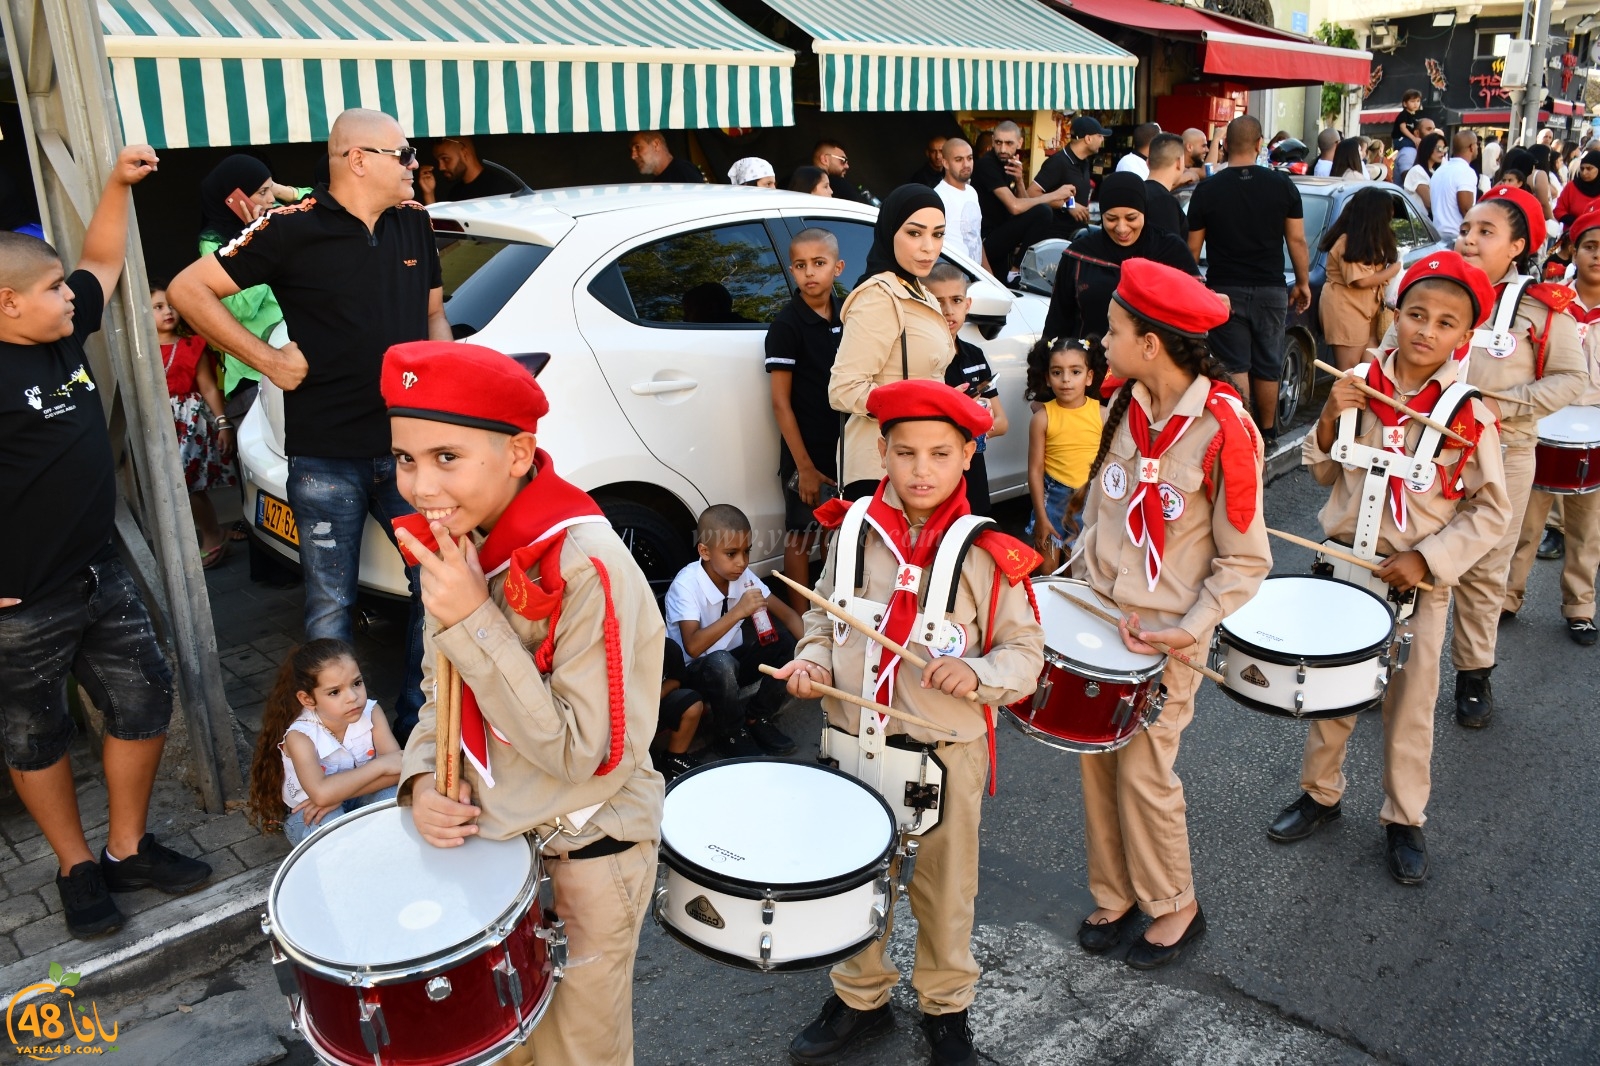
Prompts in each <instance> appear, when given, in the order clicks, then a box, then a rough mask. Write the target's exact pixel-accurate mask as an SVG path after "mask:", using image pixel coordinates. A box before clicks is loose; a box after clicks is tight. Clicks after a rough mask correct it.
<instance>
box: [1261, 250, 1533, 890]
mask: <svg viewBox="0 0 1600 1066" xmlns="http://www.w3.org/2000/svg"><path fill="white" fill-rule="evenodd" d="M1494 298H1495V296H1494V290H1493V289H1492V288H1491V287H1490V285H1489V279H1488V277H1487V276H1486V275H1485V274H1484V273H1483V271H1482V270H1479V269H1478V268H1477V267H1475V266H1473V265H1471V264H1470V263H1467V262H1465V261H1464V260H1463V259H1462V258H1461V257H1460V256H1459V255H1457V254H1456V253H1454V252H1440V253H1438V254H1436V255H1432V256H1429V257H1428V258H1427V259H1424V260H1421V261H1419V262H1418V263H1416V264H1415V265H1414V266H1412V268H1411V269H1410V270H1408V271H1406V274H1405V277H1404V278H1402V279H1401V282H1400V310H1399V312H1398V314H1397V316H1396V319H1395V333H1396V336H1397V338H1398V340H1399V347H1397V348H1390V349H1385V350H1383V351H1382V352H1380V353H1379V355H1378V358H1377V359H1376V360H1374V361H1372V362H1370V363H1365V364H1363V365H1361V366H1360V367H1357V368H1356V369H1354V370H1351V371H1350V372H1349V373H1348V374H1347V375H1346V376H1345V377H1343V378H1340V379H1339V380H1338V381H1337V382H1335V383H1334V386H1333V392H1332V393H1331V394H1330V395H1329V396H1328V402H1327V405H1326V406H1325V407H1324V408H1323V410H1322V416H1321V418H1320V419H1319V420H1318V421H1317V429H1316V432H1315V433H1313V434H1311V435H1309V436H1307V437H1306V441H1305V444H1304V446H1303V453H1304V460H1305V464H1306V465H1307V466H1309V467H1310V468H1311V473H1312V475H1313V476H1314V477H1315V478H1316V479H1317V480H1318V481H1319V482H1321V483H1322V484H1324V485H1329V486H1331V487H1332V489H1333V492H1332V494H1331V495H1330V496H1329V497H1328V502H1327V504H1326V505H1325V506H1324V507H1323V508H1322V512H1321V514H1320V515H1319V516H1318V518H1319V520H1320V521H1321V522H1322V528H1323V530H1324V531H1325V532H1326V533H1327V535H1328V537H1329V538H1330V541H1331V542H1333V543H1336V544H1338V545H1341V546H1345V550H1348V551H1354V552H1355V553H1356V554H1357V555H1363V556H1364V557H1366V558H1368V559H1370V560H1371V561H1373V562H1380V563H1381V564H1382V565H1381V566H1380V567H1379V569H1378V571H1377V572H1376V573H1375V574H1370V573H1369V572H1367V571H1365V570H1361V569H1357V568H1354V567H1348V568H1340V567H1337V566H1336V567H1335V569H1334V576H1336V577H1339V578H1341V579H1343V580H1346V581H1350V582H1352V583H1354V584H1357V585H1362V586H1365V587H1368V588H1371V589H1372V590H1373V591H1374V592H1376V593H1377V594H1378V595H1380V596H1384V597H1385V598H1386V599H1388V600H1390V601H1391V602H1394V603H1396V605H1397V606H1398V608H1399V613H1400V617H1401V618H1402V619H1404V618H1405V615H1406V612H1407V611H1410V612H1411V613H1410V619H1409V622H1407V623H1406V625H1407V626H1408V628H1409V629H1410V631H1411V648H1410V654H1409V657H1408V659H1407V660H1406V663H1405V666H1404V668H1403V669H1400V670H1399V671H1398V672H1397V673H1392V674H1391V675H1390V678H1389V687H1388V690H1387V691H1386V692H1385V694H1384V700H1383V791H1384V804H1383V811H1382V812H1381V813H1380V814H1379V816H1378V817H1379V820H1380V821H1381V822H1382V823H1383V825H1384V831H1385V833H1386V835H1387V837H1388V843H1387V849H1386V853H1387V854H1386V861H1387V863H1388V868H1389V873H1390V875H1391V876H1392V877H1393V878H1394V879H1395V880H1396V881H1399V882H1400V883H1401V884H1407V885H1414V884H1418V883H1420V882H1421V881H1422V880H1423V879H1424V878H1425V877H1426V876H1427V873H1428V851H1427V846H1426V844H1425V843H1424V841H1423V837H1422V823H1423V821H1424V820H1425V819H1424V816H1423V808H1424V807H1425V806H1426V805H1427V802H1428V793H1429V787H1430V772H1429V762H1430V760H1431V759H1432V756H1433V711H1434V702H1435V701H1436V700H1437V699H1438V696H1439V663H1440V659H1441V658H1442V656H1443V649H1444V628H1445V617H1446V616H1447V615H1448V614H1449V612H1450V588H1451V586H1453V585H1455V584H1456V583H1457V582H1458V581H1459V580H1460V579H1461V576H1462V575H1463V574H1465V573H1466V572H1468V571H1469V570H1470V569H1471V568H1472V567H1473V565H1474V564H1476V563H1477V562H1478V560H1479V559H1481V558H1483V556H1484V554H1485V553H1487V552H1488V551H1489V550H1490V549H1491V548H1493V547H1494V545H1495V544H1496V543H1497V542H1498V541H1499V540H1500V538H1501V537H1502V536H1503V535H1504V533H1505V531H1506V529H1507V528H1508V527H1509V525H1510V522H1511V500H1510V496H1509V495H1508V493H1507V491H1506V485H1505V468H1504V466H1503V464H1502V461H1501V457H1500V431H1499V428H1498V426H1497V424H1496V422H1495V417H1494V415H1493V413H1491V412H1490V410H1489V409H1488V408H1487V407H1486V406H1485V405H1484V402H1483V400H1482V399H1481V398H1479V396H1478V392H1477V390H1476V389H1475V388H1473V387H1471V386H1468V385H1467V384H1466V382H1465V380H1464V378H1465V374H1464V373H1462V366H1461V363H1460V362H1459V361H1458V357H1459V356H1461V355H1465V353H1466V348H1467V346H1468V345H1470V343H1471V339H1472V333H1473V329H1474V328H1475V327H1477V326H1481V325H1482V324H1483V322H1484V321H1485V320H1486V319H1487V318H1488V317H1489V313H1490V311H1491V310H1492V309H1493V305H1494ZM1453 355H1454V356H1455V357H1453ZM1357 381H1364V382H1365V383H1366V384H1367V385H1370V386H1372V387H1373V388H1375V389H1377V390H1378V391H1379V392H1381V393H1383V394H1384V395H1386V396H1390V397H1393V398H1395V399H1397V400H1399V401H1401V402H1402V403H1404V404H1405V405H1406V406H1408V407H1410V408H1411V409H1412V410H1414V411H1417V412H1419V413H1421V414H1426V415H1430V416H1431V417H1432V418H1433V419H1435V420H1436V421H1439V422H1443V423H1445V424H1447V425H1449V426H1450V428H1451V429H1452V430H1453V431H1454V432H1456V433H1458V434H1460V435H1461V436H1462V437H1464V438H1466V439H1467V440H1468V441H1470V442H1471V443H1470V444H1469V445H1465V446H1463V445H1460V444H1459V443H1456V442H1453V441H1451V440H1450V439H1449V438H1445V437H1441V436H1440V435H1439V434H1438V433H1437V432H1436V431H1434V430H1430V429H1427V428H1426V427H1424V426H1422V425H1420V424H1418V423H1415V422H1413V421H1412V420H1411V419H1410V418H1409V417H1408V416H1406V415H1404V414H1402V413H1400V412H1399V411H1396V410H1395V409H1393V408H1391V407H1389V406H1387V405H1384V404H1380V403H1375V402H1369V401H1368V400H1367V398H1366V396H1365V395H1364V394H1363V393H1361V392H1360V391H1358V390H1357V388H1356V386H1355V382H1357ZM1390 454H1393V455H1396V456H1399V457H1400V461H1398V462H1393V463H1392V464H1391V465H1390V466H1389V468H1388V471H1387V473H1385V472H1384V471H1383V470H1382V469H1381V468H1380V467H1379V465H1378V464H1377V463H1375V462H1374V457H1375V456H1376V457H1379V458H1380V459H1387V458H1388V455H1390ZM1407 459H1422V460H1424V461H1425V462H1426V463H1427V466H1426V468H1425V471H1424V472H1423V474H1422V476H1421V477H1420V478H1416V479H1414V480H1413V475H1415V474H1416V473H1417V471H1416V469H1415V468H1414V467H1412V466H1411V465H1410V464H1408V463H1407V462H1406V461H1405V460H1407ZM1370 497H1376V498H1377V499H1378V500H1379V501H1381V502H1380V503H1379V504H1378V505H1377V506H1376V507H1367V508H1363V506H1362V503H1363V501H1364V500H1365V499H1368V498H1370ZM1351 546H1353V547H1351ZM1363 546H1365V547H1363ZM1374 546H1375V547H1374ZM1421 581H1430V582H1431V583H1432V584H1433V586H1434V587H1433V589H1432V591H1427V592H1425V591H1422V590H1420V589H1418V588H1417V584H1418V582H1421ZM1355 726H1356V716H1354V715H1352V716H1350V717H1347V718H1334V719H1328V720H1324V721H1317V722H1312V723H1311V733H1310V735H1309V736H1308V737H1307V738H1306V750H1305V759H1304V761H1303V763H1302V765H1301V770H1300V784H1301V787H1302V788H1304V789H1305V791H1304V793H1302V795H1301V796H1300V798H1299V799H1297V800H1295V801H1294V803H1292V804H1290V805H1289V806H1288V807H1287V808H1286V809H1285V810H1284V811H1283V812H1282V813H1281V814H1280V815H1279V816H1278V818H1277V820H1276V821H1274V822H1273V823H1272V825H1271V827H1269V828H1268V829H1267V835H1268V836H1269V837H1271V838H1272V839H1273V840H1276V841H1278V842H1279V843H1282V844H1288V843H1293V842H1295V841H1298V840H1304V839H1305V838H1306V837H1308V836H1310V835H1311V834H1312V833H1314V832H1316V831H1317V829H1319V828H1320V827H1322V826H1324V825H1326V824H1327V823H1329V822H1331V821H1333V820H1334V819H1336V818H1338V817H1339V816H1340V814H1341V813H1342V812H1341V809H1340V799H1341V797H1342V796H1343V795H1344V790H1345V777H1344V759H1345V750H1346V748H1347V746H1348V744H1349V740H1350V734H1351V732H1352V731H1353V730H1354V729H1355Z"/></svg>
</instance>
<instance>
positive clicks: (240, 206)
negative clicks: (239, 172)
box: [222, 189, 256, 225]
mask: <svg viewBox="0 0 1600 1066" xmlns="http://www.w3.org/2000/svg"><path fill="white" fill-rule="evenodd" d="M222 202H223V203H225V204H227V205H228V210H230V211H232V212H233V213H234V214H236V215H238V216H239V221H240V222H243V223H244V224H245V225H249V224H250V223H252V222H254V221H255V220H256V216H255V214H254V213H253V212H252V211H251V210H250V197H249V196H247V195H246V194H245V191H244V190H243V189H235V190H233V191H232V192H230V193H229V194H228V196H227V198H226V199H224V200H223V201H222Z"/></svg>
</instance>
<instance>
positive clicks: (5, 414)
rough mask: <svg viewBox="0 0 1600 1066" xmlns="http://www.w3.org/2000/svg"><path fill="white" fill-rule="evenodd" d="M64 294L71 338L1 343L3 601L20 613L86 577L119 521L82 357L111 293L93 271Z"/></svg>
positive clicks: (98, 412)
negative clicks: (14, 601)
mask: <svg viewBox="0 0 1600 1066" xmlns="http://www.w3.org/2000/svg"><path fill="white" fill-rule="evenodd" d="M67 286H68V287H69V288H70V289H71V290H72V294H73V298H74V303H73V312H74V313H73V318H72V335H71V336H70V337H64V338H62V339H61V340H58V341H56V342H55V343H54V344H9V343H5V342H0V514H3V515H5V516H6V521H5V523H4V524H3V525H0V597H8V596H15V597H17V598H19V599H21V600H22V602H23V606H26V605H27V603H28V601H29V600H32V599H37V598H39V597H40V596H43V595H45V594H46V593H49V592H52V591H54V590H55V589H56V588H57V587H59V586H60V585H62V584H63V583H65V582H67V581H68V580H70V579H71V578H72V577H73V576H74V575H76V574H79V573H81V572H82V571H83V569H84V567H86V566H88V565H89V562H90V561H91V560H92V559H93V558H94V557H95V556H96V555H97V554H99V553H100V552H101V551H102V550H103V549H104V548H105V547H106V545H107V544H109V543H111V526H112V521H113V519H114V517H115V514H116V506H117V483H116V473H115V471H114V470H113V468H112V465H111V435H110V434H109V433H108V432H107V431H106V416H105V411H104V409H103V408H102V407H101V405H100V392H99V389H97V388H96V387H95V382H94V375H93V374H92V373H91V372H90V370H89V359H88V356H86V355H85V354H84V351H83V342H84V340H85V339H86V338H87V337H88V336H89V335H90V334H92V333H95V332H97V331H98V330H99V329H100V316H101V314H102V312H103V311H104V310H105V294H104V293H102V292H101V291H100V282H99V280H98V279H97V278H96V277H95V276H94V275H93V274H91V273H89V272H88V271H87V270H79V271H77V272H75V273H74V274H73V275H72V276H71V277H69V278H67ZM0 613H3V610H0Z"/></svg>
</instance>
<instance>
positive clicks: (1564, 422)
mask: <svg viewBox="0 0 1600 1066" xmlns="http://www.w3.org/2000/svg"><path fill="white" fill-rule="evenodd" d="M1539 439H1540V440H1547V441H1550V442H1552V443H1554V444H1600V407H1563V408H1562V409H1561V410H1559V411H1556V412H1554V413H1553V414H1548V415H1545V416H1544V417H1543V418H1541V419H1539Z"/></svg>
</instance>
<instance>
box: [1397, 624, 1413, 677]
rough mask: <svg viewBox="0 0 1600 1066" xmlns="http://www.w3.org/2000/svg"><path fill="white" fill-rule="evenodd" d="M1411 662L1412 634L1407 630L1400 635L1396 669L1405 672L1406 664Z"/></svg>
mask: <svg viewBox="0 0 1600 1066" xmlns="http://www.w3.org/2000/svg"><path fill="white" fill-rule="evenodd" d="M1410 661H1411V632H1410V631H1409V630H1407V631H1406V632H1404V633H1402V634H1400V641H1399V646H1398V647H1396V648H1395V655H1394V667H1395V669H1396V670H1404V669H1405V668H1406V663H1408V662H1410Z"/></svg>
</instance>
